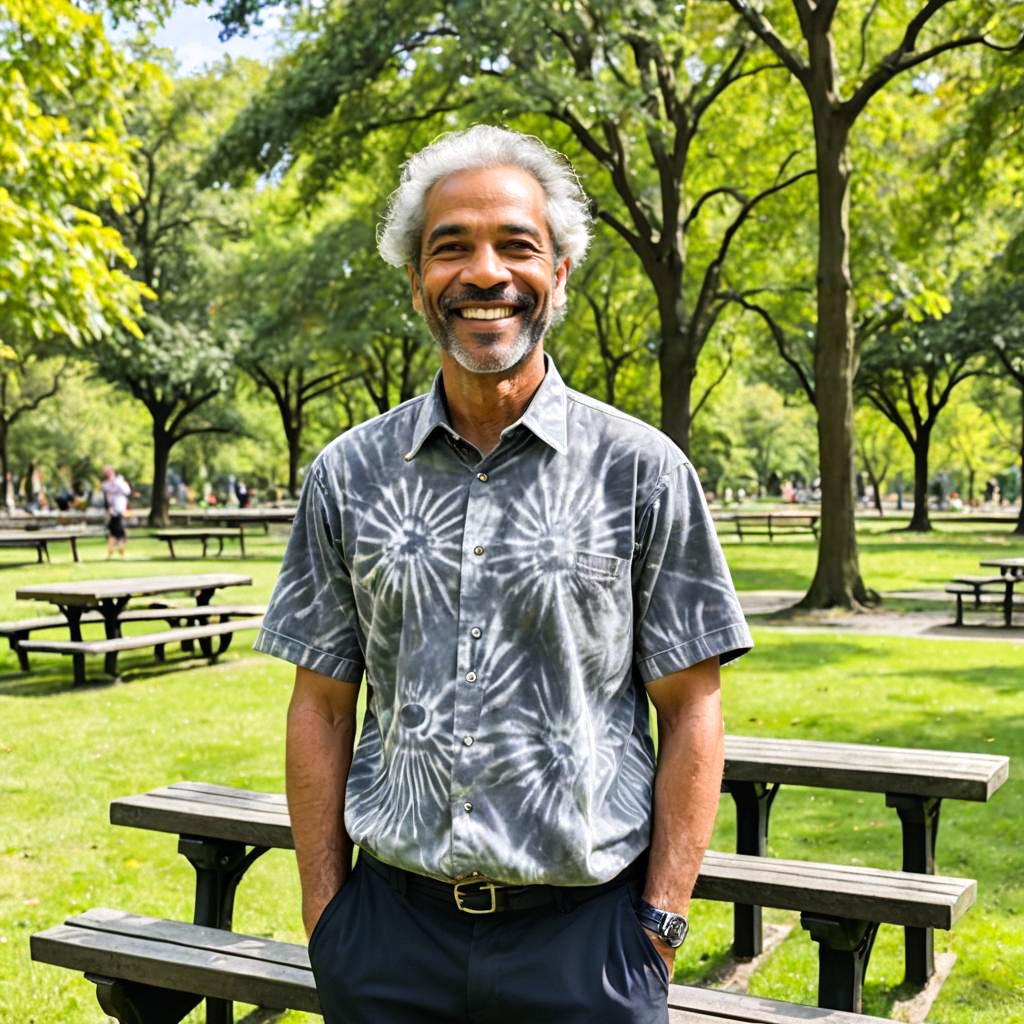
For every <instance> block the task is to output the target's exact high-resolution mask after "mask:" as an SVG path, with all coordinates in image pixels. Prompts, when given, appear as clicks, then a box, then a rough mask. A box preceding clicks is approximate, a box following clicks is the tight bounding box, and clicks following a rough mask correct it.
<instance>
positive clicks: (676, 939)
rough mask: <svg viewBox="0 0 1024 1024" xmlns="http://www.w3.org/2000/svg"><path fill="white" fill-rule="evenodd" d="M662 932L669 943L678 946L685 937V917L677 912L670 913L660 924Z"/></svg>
mask: <svg viewBox="0 0 1024 1024" xmlns="http://www.w3.org/2000/svg"><path fill="white" fill-rule="evenodd" d="M661 928H662V934H663V935H664V936H665V938H666V939H667V940H668V943H669V945H672V946H680V945H682V942H683V939H685V938H686V918H685V917H680V916H679V915H678V914H674V915H672V916H671V917H670V918H669V919H668V920H667V921H665V922H664V923H663V924H662V926H661Z"/></svg>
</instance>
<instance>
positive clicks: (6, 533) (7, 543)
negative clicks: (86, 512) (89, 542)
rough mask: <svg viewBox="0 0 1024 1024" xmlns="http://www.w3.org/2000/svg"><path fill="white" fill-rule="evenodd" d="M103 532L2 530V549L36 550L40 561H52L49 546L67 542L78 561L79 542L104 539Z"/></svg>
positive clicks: (82, 530)
mask: <svg viewBox="0 0 1024 1024" xmlns="http://www.w3.org/2000/svg"><path fill="white" fill-rule="evenodd" d="M102 536H103V531H102V530H87V529H84V528H82V527H77V528H71V529H52V530H34V529H31V528H29V529H24V530H0V548H35V549H36V558H37V559H38V561H40V562H42V561H44V560H45V561H47V562H48V561H49V560H50V549H49V545H50V544H53V543H56V542H58V541H67V542H68V543H70V545H71V554H72V557H73V558H74V560H75V561H76V562H77V561H78V541H79V540H80V539H81V538H83V537H102Z"/></svg>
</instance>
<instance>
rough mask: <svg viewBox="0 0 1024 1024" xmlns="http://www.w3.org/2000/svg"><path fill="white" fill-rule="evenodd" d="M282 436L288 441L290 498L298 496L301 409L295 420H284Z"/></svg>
mask: <svg viewBox="0 0 1024 1024" xmlns="http://www.w3.org/2000/svg"><path fill="white" fill-rule="evenodd" d="M296 421H297V422H296ZM284 436H285V441H286V442H287V443H288V495H289V497H291V498H297V497H298V496H299V459H300V458H301V455H302V412H301V410H297V412H296V416H295V421H292V422H288V421H285V424H284Z"/></svg>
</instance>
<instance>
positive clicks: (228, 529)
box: [149, 526, 242, 540]
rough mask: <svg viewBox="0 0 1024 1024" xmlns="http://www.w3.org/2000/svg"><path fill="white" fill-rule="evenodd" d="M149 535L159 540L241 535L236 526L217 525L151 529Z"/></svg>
mask: <svg viewBox="0 0 1024 1024" xmlns="http://www.w3.org/2000/svg"><path fill="white" fill-rule="evenodd" d="M149 535H150V536H151V537H157V538H159V539H160V540H166V539H167V538H168V537H170V538H171V539H172V540H188V539H189V538H190V537H241V536H242V529H241V527H238V526H234V527H232V526H217V527H210V528H209V529H206V528H205V527H196V528H195V529H191V530H190V529H184V528H183V529H180V530H152V531H151V532H150V534H149Z"/></svg>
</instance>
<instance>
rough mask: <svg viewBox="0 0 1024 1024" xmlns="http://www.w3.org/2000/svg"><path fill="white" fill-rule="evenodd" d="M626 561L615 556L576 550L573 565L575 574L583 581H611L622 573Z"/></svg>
mask: <svg viewBox="0 0 1024 1024" xmlns="http://www.w3.org/2000/svg"><path fill="white" fill-rule="evenodd" d="M625 564H626V560H625V559H624V558H617V557H616V556H615V555H597V554H595V553H594V552H592V551H581V550H579V549H578V548H577V550H576V557H575V560H574V565H575V569H576V574H577V575H578V576H581V577H582V578H583V579H590V580H595V581H597V582H601V581H608V582H610V581H612V580H616V579H618V578H619V576H620V575H621V574H622V572H623V566H625Z"/></svg>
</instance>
